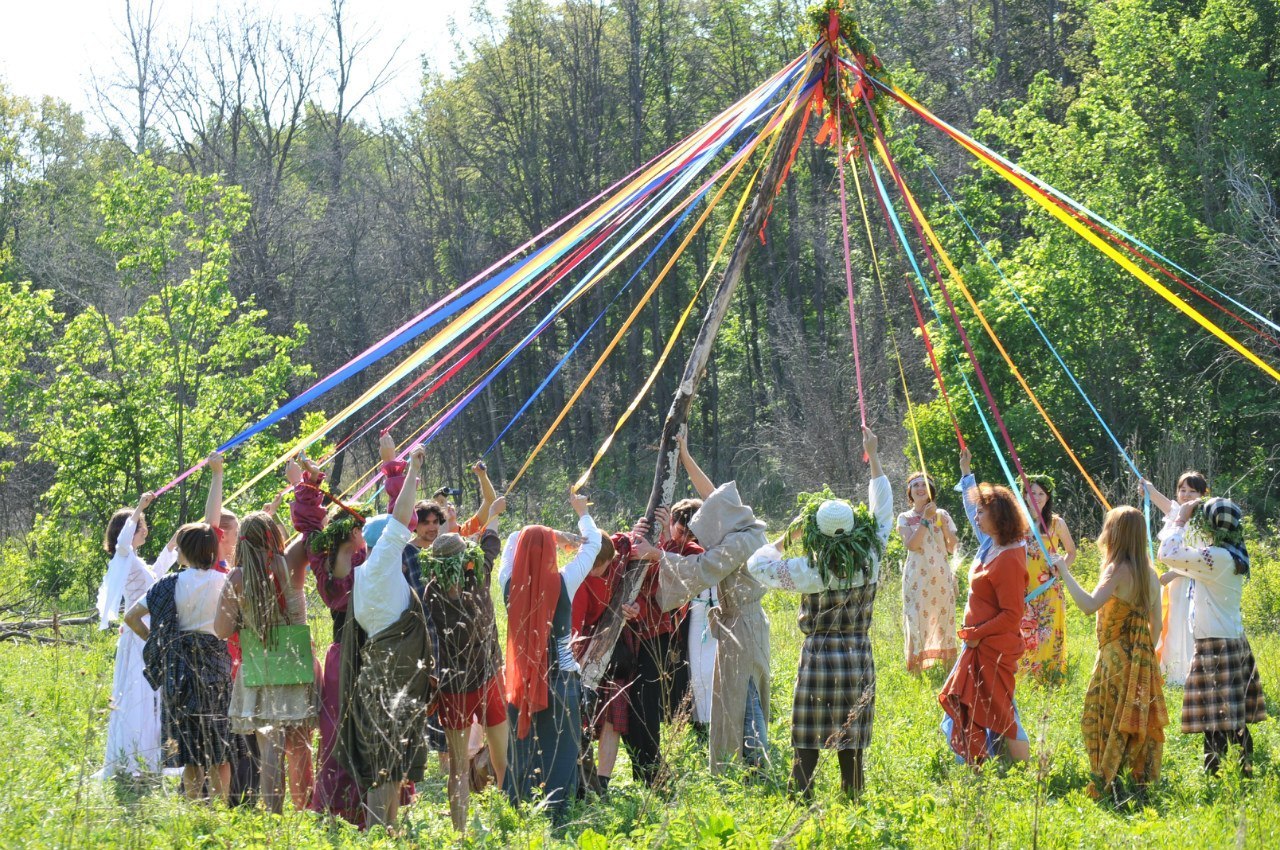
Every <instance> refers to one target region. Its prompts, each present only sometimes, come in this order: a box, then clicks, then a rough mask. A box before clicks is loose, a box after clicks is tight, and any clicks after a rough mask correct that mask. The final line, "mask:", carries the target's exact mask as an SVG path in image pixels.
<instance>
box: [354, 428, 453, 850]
mask: <svg viewBox="0 0 1280 850" xmlns="http://www.w3.org/2000/svg"><path fill="white" fill-rule="evenodd" d="M425 458H426V450H425V449H423V448H422V447H421V446H418V447H417V448H415V449H414V450H413V453H412V454H411V455H410V459H409V468H408V470H407V472H406V473H405V477H404V483H403V489H401V490H400V491H399V493H398V494H397V495H396V499H395V504H394V507H393V508H392V511H391V515H390V516H389V517H388V518H387V519H386V521H385V522H384V523H383V524H382V525H381V528H380V529H379V531H378V538H377V542H376V543H374V545H373V549H372V550H370V552H369V557H368V559H367V560H366V561H365V562H364V564H362V565H361V566H360V568H359V569H356V570H353V571H352V573H351V578H352V583H351V604H350V614H351V619H350V620H349V621H348V622H347V625H346V628H345V630H344V632H343V635H342V650H341V661H340V662H339V663H340V665H341V668H340V673H339V688H340V692H339V704H340V705H341V709H342V710H341V715H340V717H339V720H338V740H337V744H336V746H335V747H334V758H335V759H337V761H338V764H340V765H341V766H342V767H343V769H344V770H346V771H347V773H349V774H350V775H351V777H352V778H353V779H354V780H355V781H356V784H357V785H358V786H359V787H360V791H361V794H362V797H363V804H364V810H365V823H366V825H368V826H377V825H379V824H382V825H385V826H391V825H393V824H394V823H395V821H396V816H397V814H398V812H399V808H400V799H401V794H402V788H403V787H404V783H405V782H406V781H408V782H420V781H422V774H423V767H424V765H425V764H426V759H427V746H426V736H427V712H428V710H429V708H430V705H431V702H432V700H434V699H435V695H436V668H435V663H434V660H433V659H434V652H433V649H432V646H431V633H430V631H429V630H428V629H427V621H426V616H425V615H424V614H423V611H422V600H421V599H420V598H419V597H418V596H416V595H415V594H414V593H413V590H412V588H410V586H409V582H408V580H407V579H406V578H405V575H404V571H403V569H402V567H401V554H402V553H403V551H404V547H405V544H406V543H408V542H409V539H410V538H411V537H412V536H413V532H412V530H410V528H409V523H410V522H412V521H413V503H414V497H415V494H416V492H417V488H418V473H419V470H421V469H422V462H423V460H424V459H425Z"/></svg>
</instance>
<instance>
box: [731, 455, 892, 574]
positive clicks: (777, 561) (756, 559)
mask: <svg viewBox="0 0 1280 850" xmlns="http://www.w3.org/2000/svg"><path fill="white" fill-rule="evenodd" d="M867 505H868V507H870V508H871V513H872V515H874V516H875V519H876V536H877V537H879V538H880V545H881V547H882V548H883V546H884V544H885V543H887V542H888V540H889V532H890V531H892V530H893V488H892V487H890V486H889V478H888V477H887V476H884V475H881V476H880V477H879V478H873V479H872V480H871V483H870V484H868V485H867ZM747 572H748V573H750V574H751V576H752V577H753V578H754V579H755V580H756V581H758V582H760V583H761V584H763V585H764V586H765V587H771V588H774V589H776V590H790V591H793V592H795V593H822V592H823V591H826V590H837V589H839V590H846V589H848V588H851V587H860V586H862V585H864V584H874V583H876V582H877V581H879V580H880V558H879V556H877V555H874V554H873V555H872V556H871V569H870V570H869V571H868V572H866V573H864V574H863V575H861V576H859V577H858V578H855V579H851V580H848V581H841V580H839V579H836V578H835V577H832V579H831V581H830V583H824V582H823V580H822V576H821V574H819V572H818V569H817V567H815V566H813V565H812V564H810V563H809V559H808V558H807V557H799V558H787V559H786V560H783V558H782V552H780V551H778V549H777V547H775V546H774V545H773V544H772V543H770V544H768V545H766V546H762V547H760V548H759V549H758V550H756V553H755V554H754V555H752V556H751V557H750V558H748V559H747Z"/></svg>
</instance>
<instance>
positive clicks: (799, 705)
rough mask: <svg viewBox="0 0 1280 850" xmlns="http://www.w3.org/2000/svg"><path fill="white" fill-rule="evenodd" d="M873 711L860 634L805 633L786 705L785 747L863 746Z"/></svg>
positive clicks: (870, 665) (867, 653) (871, 667)
mask: <svg viewBox="0 0 1280 850" xmlns="http://www.w3.org/2000/svg"><path fill="white" fill-rule="evenodd" d="M875 710H876V667H875V662H874V661H873V660H872V657H871V640H870V639H869V638H868V637H867V634H866V632H863V633H861V634H829V633H822V634H813V635H809V636H808V637H806V638H805V639H804V647H803V648H802V649H801V650H800V669H799V671H798V672H797V674H796V692H795V701H794V703H793V704H792V709H791V746H792V747H794V748H796V749H805V750H818V749H828V750H865V749H866V748H867V747H868V746H870V745H871V724H872V721H873V720H874V719H875Z"/></svg>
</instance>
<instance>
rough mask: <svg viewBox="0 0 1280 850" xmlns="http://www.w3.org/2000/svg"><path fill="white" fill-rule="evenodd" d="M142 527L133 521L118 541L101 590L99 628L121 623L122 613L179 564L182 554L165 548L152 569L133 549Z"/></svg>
mask: <svg viewBox="0 0 1280 850" xmlns="http://www.w3.org/2000/svg"><path fill="white" fill-rule="evenodd" d="M137 531H138V524H137V523H136V522H134V521H133V519H129V520H128V521H127V522H126V523H125V524H124V528H122V529H120V536H119V537H117V538H116V553H115V555H113V556H112V558H111V563H109V564H107V573H106V575H104V576H103V577H102V584H101V585H100V586H99V587H98V605H97V608H98V628H100V629H106V628H108V627H109V626H110V624H111V621H112V620H118V619H120V610H121V607H122V606H123V608H124V609H126V610H127V609H128V608H130V607H131V606H132V605H133V603H135V602H137V601H138V600H139V599H141V598H142V597H144V596H146V595H147V591H148V590H150V589H151V585H153V584H155V583H156V582H157V581H159V580H160V579H162V578H164V577H165V576H166V575H168V574H169V570H171V569H173V565H174V564H175V563H177V560H178V550H177V549H171V548H169V547H168V546H165V547H164V549H162V550H161V551H160V556H159V557H158V558H156V562H155V563H154V564H152V565H151V566H147V562H146V561H144V560H142V558H141V557H139V555H138V553H137V552H135V551H134V549H133V535H134V534H136V533H137Z"/></svg>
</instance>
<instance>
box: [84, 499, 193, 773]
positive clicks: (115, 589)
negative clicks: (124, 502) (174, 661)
mask: <svg viewBox="0 0 1280 850" xmlns="http://www.w3.org/2000/svg"><path fill="white" fill-rule="evenodd" d="M154 498H155V496H153V495H152V494H151V493H143V494H142V496H141V497H140V498H139V499H138V506H137V507H136V508H121V509H120V510H118V511H116V513H115V515H114V516H112V517H111V521H110V522H109V523H108V524H107V532H106V535H105V537H104V539H103V544H102V547H103V549H105V550H106V551H107V553H108V554H109V555H110V556H111V562H110V564H108V565H107V574H106V576H104V577H103V579H102V585H101V586H100V587H99V588H98V618H99V628H100V629H103V630H105V629H107V628H110V626H111V621H112V620H119V619H120V612H121V607H122V606H123V608H124V609H126V610H127V609H128V608H129V607H131V606H132V605H133V603H134V602H137V601H138V600H139V599H141V598H142V597H143V596H146V594H147V591H148V590H150V589H151V585H153V584H155V583H156V582H157V581H158V580H159V579H161V578H163V577H164V576H165V575H166V574H168V572H169V570H170V569H172V568H173V565H174V562H175V561H176V560H177V547H176V545H175V543H174V541H173V540H170V541H169V543H168V545H166V546H165V547H164V550H163V551H162V552H161V553H160V557H158V558H157V559H156V562H155V564H154V565H152V566H147V563H146V561H143V560H142V558H141V557H139V555H138V549H140V548H141V547H142V545H143V544H144V543H145V542H146V540H147V530H148V529H147V518H146V516H145V515H144V511H146V509H147V506H148V505H150V504H151V502H152V500H154ZM119 631H120V638H119V640H118V641H117V643H116V667H115V675H114V678H113V680H112V684H111V705H110V708H111V714H110V716H109V717H108V719H107V754H106V761H105V763H104V764H103V766H102V771H101V773H100V774H99V776H101V777H102V778H103V779H107V778H110V777H112V776H114V775H116V774H122V775H125V776H130V775H133V776H136V775H138V774H140V773H143V772H158V771H159V770H160V768H161V753H160V695H159V694H158V693H157V692H156V691H155V689H154V688H152V687H151V685H149V684H147V680H146V679H144V678H143V676H142V646H143V640H142V638H140V637H138V636H137V635H136V634H134V633H133V632H132V631H131V630H129V629H126V628H120V630H119Z"/></svg>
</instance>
